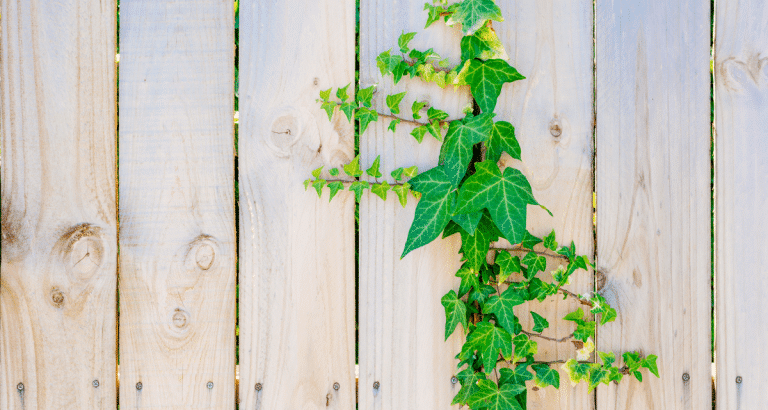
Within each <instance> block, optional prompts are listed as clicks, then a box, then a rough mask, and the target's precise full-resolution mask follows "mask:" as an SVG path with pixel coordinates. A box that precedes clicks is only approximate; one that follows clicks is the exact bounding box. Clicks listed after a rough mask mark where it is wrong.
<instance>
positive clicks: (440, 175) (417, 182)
mask: <svg viewBox="0 0 768 410" xmlns="http://www.w3.org/2000/svg"><path fill="white" fill-rule="evenodd" d="M409 182H410V183H411V186H412V187H413V190H414V191H416V192H421V193H422V194H424V196H425V197H443V196H445V195H446V194H447V193H448V192H451V191H453V189H454V188H453V186H452V185H451V183H450V182H449V181H448V175H446V174H445V171H443V169H442V168H440V167H434V168H432V169H429V170H427V171H424V172H422V173H421V174H419V175H416V176H415V177H414V178H412V179H411V180H410V181H409Z"/></svg>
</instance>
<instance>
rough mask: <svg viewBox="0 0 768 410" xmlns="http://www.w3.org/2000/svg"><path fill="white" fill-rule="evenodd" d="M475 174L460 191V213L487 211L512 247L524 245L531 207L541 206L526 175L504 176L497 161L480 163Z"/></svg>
mask: <svg viewBox="0 0 768 410" xmlns="http://www.w3.org/2000/svg"><path fill="white" fill-rule="evenodd" d="M447 143H448V140H447V138H446V144H447ZM475 171H476V172H475V174H474V175H472V176H470V177H469V178H467V180H466V181H464V184H463V185H462V187H461V190H460V191H459V201H458V204H457V209H456V212H457V213H470V212H474V211H477V210H480V209H483V208H487V209H488V211H490V214H491V217H492V218H493V222H494V223H495V224H496V226H497V227H498V228H499V230H500V231H501V233H502V234H503V235H504V237H505V238H506V239H507V240H508V241H509V242H510V243H518V242H520V241H521V240H522V239H523V236H524V234H525V232H526V230H525V221H526V217H527V212H528V210H527V205H538V203H537V202H536V200H535V199H534V198H533V192H532V190H531V185H530V184H529V183H528V180H527V179H526V177H525V175H523V173H522V172H520V171H519V170H517V169H515V168H506V169H504V173H503V174H502V173H501V171H500V170H499V167H498V166H497V165H496V163H495V162H494V161H483V162H480V163H477V164H476V165H475Z"/></svg>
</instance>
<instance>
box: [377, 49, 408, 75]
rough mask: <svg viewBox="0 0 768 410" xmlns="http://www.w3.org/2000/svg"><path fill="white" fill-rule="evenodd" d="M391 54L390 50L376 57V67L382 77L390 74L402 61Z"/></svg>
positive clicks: (398, 56)
mask: <svg viewBox="0 0 768 410" xmlns="http://www.w3.org/2000/svg"><path fill="white" fill-rule="evenodd" d="M391 52H392V50H391V49H390V50H387V51H385V52H383V53H381V54H379V56H378V57H376V66H377V67H379V71H381V75H382V76H385V75H387V74H392V71H393V70H394V69H395V68H396V67H397V66H398V64H400V62H401V61H403V56H401V55H398V54H395V55H392V54H391Z"/></svg>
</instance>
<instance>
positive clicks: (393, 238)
mask: <svg viewBox="0 0 768 410" xmlns="http://www.w3.org/2000/svg"><path fill="white" fill-rule="evenodd" d="M423 7H424V4H423V2H398V1H393V0H377V1H370V2H362V3H361V9H360V82H361V85H360V86H361V87H367V86H369V85H372V84H375V83H378V87H377V91H376V94H375V96H374V97H375V98H374V107H375V108H377V109H378V111H380V112H385V113H386V112H388V110H387V108H386V104H385V98H386V96H387V95H389V94H394V93H399V92H402V91H407V92H408V94H407V95H406V97H405V99H404V100H403V102H402V103H401V110H402V112H403V113H404V114H403V116H404V117H405V118H408V116H409V115H410V112H411V109H410V107H411V104H412V103H413V101H414V100H419V101H426V102H428V103H429V104H430V106H434V107H435V108H439V109H442V110H444V111H446V112H448V113H449V115H450V118H451V119H454V118H460V117H461V116H462V113H461V111H462V109H463V108H465V107H466V106H467V105H470V106H471V100H470V98H469V92H468V89H466V87H464V89H461V90H459V91H458V92H457V91H454V90H453V88H452V87H448V88H446V89H445V90H443V89H441V88H439V87H437V86H436V85H434V84H424V83H423V82H422V81H421V80H420V79H418V78H414V79H403V80H402V81H401V82H400V83H398V84H397V85H396V86H394V85H393V84H392V79H391V77H388V78H386V79H382V78H381V73H380V72H379V69H378V68H377V67H376V62H375V59H376V56H377V55H378V54H379V53H381V52H382V51H385V50H387V49H389V48H394V49H395V50H397V39H398V36H400V34H401V33H402V32H403V31H405V32H417V33H418V34H416V37H415V38H414V39H413V41H412V42H411V47H413V48H414V49H419V50H426V49H428V48H434V49H435V51H436V52H437V53H439V54H440V55H441V56H443V57H448V58H450V60H451V63H452V64H457V63H458V58H459V56H460V50H459V41H460V39H461V32H460V30H459V29H458V28H449V27H446V26H445V24H444V23H443V22H438V23H435V24H433V25H432V26H431V27H430V28H428V29H426V30H425V29H424V22H425V21H426V18H427V14H426V11H424V10H423ZM388 125H389V120H388V119H384V118H382V119H381V120H380V121H379V122H377V123H374V124H371V125H370V126H369V129H368V130H367V131H366V132H365V134H364V135H363V136H362V137H361V139H360V153H361V163H362V164H364V165H365V166H366V167H367V166H369V165H370V164H371V163H372V162H373V161H374V160H375V159H376V156H377V155H381V163H382V172H383V174H384V178H386V179H387V180H388V181H389V182H390V183H392V182H394V181H393V180H392V179H391V177H390V172H391V171H392V170H394V169H396V168H398V167H401V166H411V165H417V166H418V167H419V170H420V171H426V170H427V169H430V168H432V167H434V166H436V165H437V159H438V154H439V150H440V143H439V142H438V141H437V140H435V139H434V138H432V137H431V136H429V135H427V136H426V137H425V138H424V142H423V143H422V144H421V145H419V144H418V143H417V142H416V140H415V139H414V138H413V137H412V136H411V135H410V132H411V130H413V125H412V124H407V123H401V124H400V125H398V126H397V132H396V133H395V134H392V132H391V131H388V130H387V126H388ZM371 181H373V180H372V179H371ZM415 208H416V200H415V199H414V198H413V197H409V204H408V205H407V207H406V208H405V209H403V208H402V206H401V205H400V204H399V202H398V200H397V197H396V195H395V194H394V193H390V194H389V197H388V198H387V201H382V200H381V199H380V198H378V197H377V196H375V195H372V194H370V193H366V194H365V195H364V197H363V200H362V201H361V203H360V397H359V402H360V409H363V410H374V409H377V410H386V409H406V408H414V409H417V408H419V409H446V408H451V406H450V403H451V400H452V399H453V396H454V395H455V394H456V392H458V389H459V387H460V385H458V384H455V385H454V384H452V383H451V377H452V376H453V375H454V374H456V372H457V370H456V363H457V361H456V359H455V358H454V356H455V355H456V354H457V353H458V352H459V351H460V350H461V345H462V343H463V340H462V337H461V335H460V333H461V332H460V331H459V332H456V333H455V334H454V335H453V336H451V338H450V339H449V340H448V341H445V340H444V333H445V313H444V310H443V307H442V305H441V304H440V298H441V297H442V296H443V295H444V294H445V293H447V292H448V291H449V290H450V289H457V288H458V282H457V279H456V278H455V277H454V274H455V273H456V270H457V269H458V267H459V259H460V255H459V254H458V249H459V243H460V242H459V239H458V236H454V237H452V238H449V239H447V240H444V241H443V240H437V241H436V242H434V243H432V244H430V245H428V246H426V247H424V248H422V249H419V250H416V251H413V252H412V253H411V254H409V255H408V256H406V257H405V258H404V259H402V260H401V259H400V255H401V254H402V252H403V247H404V245H405V240H406V238H407V236H408V229H409V227H410V225H411V222H412V221H413V215H414V211H415ZM375 382H378V383H379V384H378V386H379V388H378V389H374V387H373V386H374V383H375ZM455 407H456V408H458V406H455Z"/></svg>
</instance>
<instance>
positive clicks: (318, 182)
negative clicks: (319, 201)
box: [312, 179, 325, 198]
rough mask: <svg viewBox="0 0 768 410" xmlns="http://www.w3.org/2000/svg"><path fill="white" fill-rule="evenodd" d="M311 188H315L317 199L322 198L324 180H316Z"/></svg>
mask: <svg viewBox="0 0 768 410" xmlns="http://www.w3.org/2000/svg"><path fill="white" fill-rule="evenodd" d="M312 186H313V187H315V191H317V196H318V198H319V197H321V196H323V187H324V186H325V180H324V179H318V180H315V181H314V182H312Z"/></svg>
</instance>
